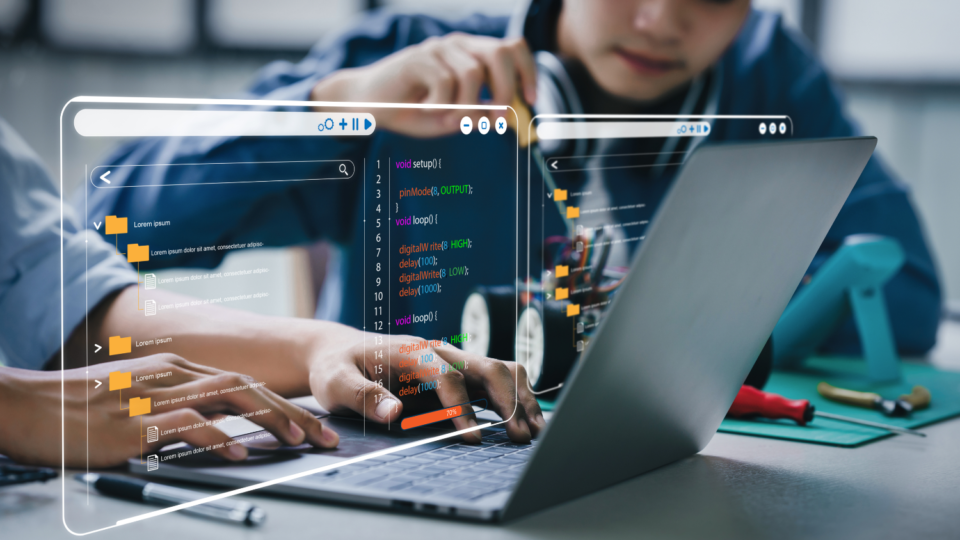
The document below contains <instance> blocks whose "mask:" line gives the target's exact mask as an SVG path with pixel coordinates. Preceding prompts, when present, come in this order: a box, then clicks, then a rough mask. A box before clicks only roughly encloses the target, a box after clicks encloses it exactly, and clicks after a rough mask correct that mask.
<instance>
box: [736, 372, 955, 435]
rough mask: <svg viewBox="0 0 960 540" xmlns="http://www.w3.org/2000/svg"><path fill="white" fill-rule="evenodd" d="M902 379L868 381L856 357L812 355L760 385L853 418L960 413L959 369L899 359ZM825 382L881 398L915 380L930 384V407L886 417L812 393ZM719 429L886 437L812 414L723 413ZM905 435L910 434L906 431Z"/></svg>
mask: <svg viewBox="0 0 960 540" xmlns="http://www.w3.org/2000/svg"><path fill="white" fill-rule="evenodd" d="M901 366H902V367H901V369H902V373H903V380H902V381H901V382H899V383H892V384H873V383H870V382H869V381H868V380H867V378H866V364H865V363H864V362H863V361H862V360H859V359H849V358H811V359H810V360H807V362H806V363H805V364H804V368H803V370H802V371H789V372H782V371H777V372H774V373H773V374H772V375H771V377H770V381H769V382H768V383H767V385H766V387H764V390H765V391H768V392H774V393H776V394H780V395H782V396H784V397H786V398H789V399H809V400H810V403H812V404H813V405H814V407H816V409H817V410H818V411H824V412H829V413H834V414H842V415H844V416H850V417H853V418H859V419H863V420H871V421H873V422H882V423H884V424H891V425H894V426H898V427H906V428H918V427H921V426H925V425H927V424H932V423H934V422H939V421H941V420H945V419H947V418H951V417H953V416H960V372H952V371H941V370H938V369H935V368H933V367H931V366H929V365H926V364H920V363H914V362H902V363H901ZM820 381H827V382H828V383H830V384H832V385H834V386H839V387H842V388H850V389H852V390H861V391H865V392H876V393H878V394H880V395H882V396H883V397H886V398H896V397H898V396H900V394H909V393H910V389H911V388H913V386H914V385H916V384H920V385H923V386H925V387H927V389H929V390H930V394H931V395H932V396H933V400H932V401H931V403H930V407H929V408H927V409H923V410H920V411H915V412H914V413H913V414H912V415H911V416H910V417H909V418H888V417H886V416H884V415H882V414H880V413H879V412H877V411H873V410H869V409H863V408H860V407H853V406H850V405H844V404H842V403H835V402H833V401H829V400H827V399H825V398H823V397H822V396H820V394H818V393H817V383H819V382H820ZM720 431H722V432H725V433H739V434H741V435H756V436H759V437H773V438H776V439H788V440H792V441H803V442H811V443H818V444H831V445H836V446H857V445H860V444H864V443H867V442H870V441H874V440H877V439H880V438H882V437H887V436H889V435H890V433H889V432H888V431H885V430H883V429H878V428H872V427H867V426H858V425H855V424H850V423H846V422H841V421H838V420H830V419H828V418H814V420H813V422H811V423H809V424H807V425H806V426H803V427H801V426H798V425H796V424H794V423H793V422H791V421H789V420H762V419H758V420H737V419H733V418H726V419H724V421H723V423H721V424H720ZM906 436H907V437H909V435H906Z"/></svg>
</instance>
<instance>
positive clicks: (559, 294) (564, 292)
mask: <svg viewBox="0 0 960 540" xmlns="http://www.w3.org/2000/svg"><path fill="white" fill-rule="evenodd" d="M569 296H570V289H568V288H566V287H557V291H556V293H554V297H555V298H556V299H557V300H566V299H567V298H569Z"/></svg>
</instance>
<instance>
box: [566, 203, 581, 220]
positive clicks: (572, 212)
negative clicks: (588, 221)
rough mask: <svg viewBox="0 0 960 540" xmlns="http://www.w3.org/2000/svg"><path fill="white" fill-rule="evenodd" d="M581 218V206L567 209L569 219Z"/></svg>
mask: <svg viewBox="0 0 960 540" xmlns="http://www.w3.org/2000/svg"><path fill="white" fill-rule="evenodd" d="M578 217H580V207H579V206H568V207H567V219H576V218H578Z"/></svg>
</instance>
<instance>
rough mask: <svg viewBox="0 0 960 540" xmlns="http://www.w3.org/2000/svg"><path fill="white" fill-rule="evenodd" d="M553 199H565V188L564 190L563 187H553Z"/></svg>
mask: <svg viewBox="0 0 960 540" xmlns="http://www.w3.org/2000/svg"><path fill="white" fill-rule="evenodd" d="M553 200H555V201H565V200H567V190H565V189H555V190H553Z"/></svg>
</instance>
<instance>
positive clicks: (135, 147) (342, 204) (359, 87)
mask: <svg viewBox="0 0 960 540" xmlns="http://www.w3.org/2000/svg"><path fill="white" fill-rule="evenodd" d="M505 24H506V23H505V21H501V20H497V19H487V18H482V17H478V18H473V19H469V20H467V21H465V22H463V23H461V24H459V25H451V24H448V23H443V22H440V21H437V20H434V19H430V18H427V17H419V16H416V17H414V16H391V15H386V14H379V15H375V16H373V17H370V18H369V19H367V20H365V22H364V24H362V25H360V26H358V27H357V28H356V29H354V30H351V31H349V32H347V33H345V34H344V35H343V36H341V37H339V38H338V39H336V40H335V41H333V42H332V43H329V44H324V45H323V46H322V47H321V46H317V47H315V48H314V50H312V51H311V52H310V54H308V56H307V57H306V58H304V59H303V60H302V61H301V62H299V63H297V64H291V63H289V62H274V63H272V64H269V65H268V66H266V67H265V68H263V69H262V70H261V71H260V73H259V74H258V75H257V78H256V81H255V82H254V84H253V85H252V87H251V89H250V90H249V91H248V92H247V93H245V94H243V95H240V96H237V97H241V98H250V99H271V100H297V101H306V100H310V99H319V100H332V101H388V102H398V101H402V102H416V101H421V100H422V99H423V96H422V95H418V94H417V93H416V91H417V89H418V88H420V87H419V86H418V85H419V84H420V83H421V82H422V81H421V80H420V79H418V78H417V77H412V78H411V80H410V81H409V84H407V85H405V86H402V87H400V86H401V85H397V84H396V81H395V80H394V79H396V76H395V75H396V73H397V71H396V70H398V69H400V70H401V72H402V71H403V66H406V67H410V68H412V67H413V63H414V62H416V57H417V56H422V57H429V56H430V55H414V58H412V59H411V58H409V56H410V55H407V57H404V59H403V60H404V61H403V62H402V66H401V64H399V63H397V62H392V63H387V64H385V65H384V64H381V69H377V70H374V71H375V76H373V77H366V78H364V79H363V80H362V81H361V80H360V79H358V78H357V77H354V76H353V75H357V74H362V73H368V72H369V70H364V69H362V67H363V66H369V65H371V64H374V63H377V62H378V61H379V60H381V59H384V58H385V57H389V56H390V55H392V53H394V52H396V51H398V50H401V49H405V48H406V47H408V46H410V45H415V44H418V43H420V42H423V41H424V40H426V39H427V38H429V37H431V36H438V35H443V34H447V33H449V32H452V31H454V30H459V31H463V32H469V33H471V34H479V35H481V36H491V35H498V34H500V33H502V31H503V28H504V27H505ZM463 37H465V36H461V38H459V41H462V40H463V39H462V38H463ZM497 41H498V40H497ZM436 45H437V44H436V43H434V44H433V45H431V51H433V52H435V51H436V50H437V46H436ZM485 47H486V51H487V52H486V54H495V53H496V51H495V49H494V48H491V47H490V46H489V45H486V46H485ZM431 54H432V53H431ZM461 54H463V53H461ZM401 56H402V55H401ZM467 60H468V61H470V62H473V63H474V64H476V62H475V61H473V60H471V57H470V56H469V55H467ZM432 61H433V62H434V64H435V63H437V62H439V61H440V59H439V58H436V57H435V56H434V57H433V58H432ZM530 63H531V64H532V61H530ZM474 67H476V66H474ZM474 71H476V70H475V69H474ZM407 72H408V73H410V74H414V75H416V74H415V73H413V72H412V71H410V70H407ZM437 72H438V73H447V72H449V69H448V68H444V69H442V70H439V71H437ZM341 74H346V75H347V76H342V75H341ZM421 75H422V74H421ZM427 75H429V73H428V74H427ZM465 76H466V74H465ZM502 78H503V81H504V82H503V84H502V85H501V86H502V87H503V88H502V91H503V92H510V91H511V89H512V84H513V78H512V77H510V78H509V79H507V78H505V77H502ZM346 79H349V80H350V84H343V83H344V82H345V81H346ZM448 82H449V81H448ZM321 83H323V84H321ZM368 84H372V85H375V86H376V88H373V87H371V86H367V85H368ZM334 87H335V88H334ZM452 88H454V90H455V87H452ZM377 89H380V90H383V89H387V90H390V91H389V92H387V93H377V91H376V90H377ZM475 90H476V92H479V90H480V87H479V85H476V88H475ZM510 97H512V93H511V94H510ZM464 99H466V98H464ZM477 101H478V98H477V96H476V95H474V97H473V102H477ZM501 101H503V100H502V99H501ZM429 102H431V103H438V102H448V103H452V102H456V95H452V96H451V95H449V94H446V95H441V94H435V96H433V98H431V100H430V101H429ZM498 102H499V101H498ZM505 102H507V103H508V102H509V99H508V98H507V99H506V101H505ZM275 108H278V109H285V110H302V109H303V108H302V107H294V108H289V107H275ZM428 116H429V115H428ZM433 118H437V117H436V116H435V115H434V116H433ZM456 120H457V119H453V120H451V119H449V118H447V119H446V120H445V122H446V123H445V124H443V128H444V130H446V132H452V131H455V130H456ZM377 122H378V125H379V126H380V127H382V128H384V129H391V128H397V126H398V125H403V124H404V122H399V123H398V122H391V121H390V120H389V119H386V118H383V119H381V117H380V114H379V113H378V115H377ZM323 139H324V140H323V141H320V142H318V141H317V140H316V138H311V137H292V138H280V137H266V138H254V137H245V138H238V137H180V138H162V139H161V138H154V139H144V140H140V141H136V142H133V143H131V144H128V145H126V146H124V147H122V148H121V149H119V150H118V151H117V152H116V153H115V154H114V155H113V156H111V157H109V158H108V159H107V160H105V162H104V163H106V164H111V165H138V164H178V163H179V164H183V163H236V162H248V163H251V165H250V172H251V175H252V176H257V177H262V175H258V174H256V173H257V168H258V165H257V163H258V162H263V161H297V160H323V159H338V158H344V157H350V158H354V159H355V158H357V156H362V155H365V154H366V149H367V146H368V145H369V144H371V141H368V140H362V139H367V138H359V137H347V138H341V139H337V138H329V137H324V138H323ZM345 139H346V140H345ZM184 169H188V168H183V167H171V166H160V167H150V168H144V167H123V168H118V169H116V170H114V171H113V174H112V175H111V180H112V182H113V183H114V185H127V186H133V185H144V184H148V183H156V182H157V180H158V179H159V181H160V183H162V184H172V183H177V184H181V183H183V184H193V183H198V182H207V183H210V182H223V181H230V180H232V179H233V178H231V177H229V176H226V173H225V172H224V171H223V170H222V169H221V168H218V167H208V168H204V169H203V171H202V172H200V171H198V169H196V168H194V169H193V170H192V172H191V171H189V170H184ZM303 174H304V176H303V177H304V178H308V177H310V171H309V166H305V169H304V173H303ZM358 187H359V182H351V183H347V184H344V183H338V182H296V183H287V182H279V183H262V184H246V185H243V186H213V185H210V186H204V187H203V188H199V189H200V190H201V191H202V196H198V195H196V194H197V193H198V191H197V189H198V188H191V189H178V188H162V189H161V188H157V189H95V190H91V193H90V195H89V201H88V207H87V208H88V213H87V217H88V218H89V219H90V220H92V221H101V220H102V219H103V216H106V215H119V216H139V217H141V218H143V219H151V218H156V219H160V218H164V219H171V215H172V216H174V217H176V220H177V225H178V226H179V227H178V229H179V230H189V231H191V232H190V234H189V235H186V234H183V235H180V236H177V235H174V234H171V233H170V232H169V231H153V230H141V231H138V239H142V242H141V243H143V244H148V245H151V246H160V247H166V246H170V247H182V246H184V245H211V244H214V243H218V242H220V243H233V242H249V241H259V242H264V244H265V245H270V246H286V245H295V244H300V243H306V242H309V241H315V240H318V239H320V238H326V239H330V240H333V241H335V242H342V241H345V240H346V238H348V237H349V235H350V233H351V230H352V229H351V225H352V217H353V216H352V213H351V212H352V211H353V209H354V208H355V207H356V198H357V197H358V196H359V195H358ZM161 212H165V213H166V215H165V216H164V215H161ZM222 257H223V254H222V253H219V252H208V253H203V254H186V255H179V256H174V257H166V258H164V259H163V261H157V264H163V265H165V266H168V267H174V266H204V267H214V266H216V265H217V264H219V262H220V261H221V260H222ZM155 267H156V266H155Z"/></svg>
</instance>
